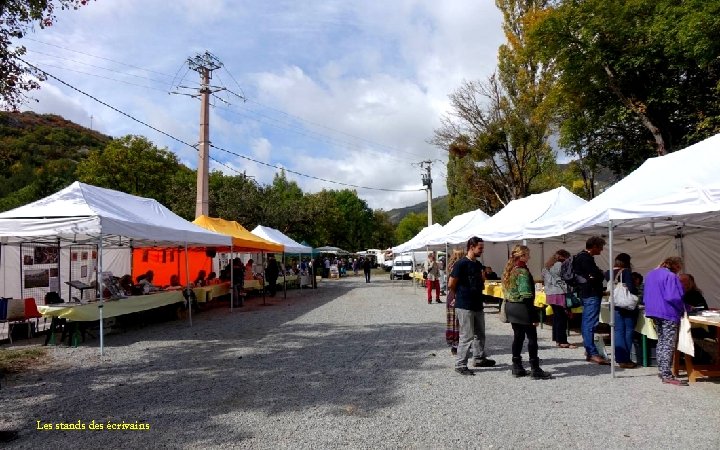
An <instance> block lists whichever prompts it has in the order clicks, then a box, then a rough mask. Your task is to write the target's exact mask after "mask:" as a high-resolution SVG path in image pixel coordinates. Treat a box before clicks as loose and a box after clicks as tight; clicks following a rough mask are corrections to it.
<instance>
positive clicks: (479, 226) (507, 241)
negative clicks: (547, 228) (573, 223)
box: [453, 187, 587, 275]
mask: <svg viewBox="0 0 720 450" xmlns="http://www.w3.org/2000/svg"><path fill="white" fill-rule="evenodd" d="M585 203H587V202H586V201H585V200H583V199H582V198H580V197H578V196H577V195H575V194H573V193H572V192H570V191H569V190H567V189H566V188H564V187H559V188H556V189H553V190H551V191H547V192H543V193H541V194H533V195H530V196H528V197H524V198H520V199H517V200H513V201H511V202H510V203H508V204H507V205H506V206H505V207H504V208H503V209H501V210H500V211H499V212H498V213H497V214H495V215H494V216H492V217H490V218H489V219H487V220H485V221H482V222H473V223H470V224H468V226H466V227H464V228H462V229H460V230H459V231H458V232H456V233H455V235H454V236H453V238H454V239H455V240H456V241H457V242H464V241H467V240H468V239H470V237H472V236H478V237H481V238H482V239H483V240H484V241H485V251H484V253H483V262H484V263H485V264H486V265H489V266H491V267H493V268H495V269H497V270H496V272H498V273H500V272H501V271H502V268H503V267H504V266H505V263H506V262H507V259H508V253H509V248H508V247H509V246H510V245H511V244H512V243H514V242H521V241H523V240H524V239H525V236H526V233H525V228H526V227H528V226H529V225H530V224H532V223H534V222H536V221H540V220H546V219H548V218H551V217H561V216H563V215H565V214H567V213H568V212H570V211H573V210H575V209H577V208H578V207H579V206H581V205H584V204H585ZM530 247H531V251H532V253H533V258H532V259H531V261H530V265H531V270H532V272H533V273H537V274H538V275H539V274H540V267H541V265H542V263H543V262H544V261H543V260H544V258H545V248H544V245H543V244H538V245H530Z"/></svg>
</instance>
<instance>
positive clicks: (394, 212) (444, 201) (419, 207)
mask: <svg viewBox="0 0 720 450" xmlns="http://www.w3.org/2000/svg"><path fill="white" fill-rule="evenodd" d="M432 204H433V217H435V216H436V215H438V216H441V217H447V215H448V196H447V195H443V196H442V197H436V198H433V200H432ZM410 213H416V214H424V213H427V202H422V203H417V204H415V205H412V206H406V207H404V208H395V209H391V210H388V211H387V214H388V217H389V218H390V222H392V223H393V224H395V225H397V224H398V223H399V222H400V221H401V220H402V219H403V217H405V216H407V215H408V214H410ZM435 222H437V221H435Z"/></svg>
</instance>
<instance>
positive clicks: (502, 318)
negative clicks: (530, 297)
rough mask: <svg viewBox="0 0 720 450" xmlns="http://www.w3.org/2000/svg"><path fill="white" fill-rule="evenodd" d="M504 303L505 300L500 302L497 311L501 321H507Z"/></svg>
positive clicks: (505, 302) (505, 303)
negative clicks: (498, 310)
mask: <svg viewBox="0 0 720 450" xmlns="http://www.w3.org/2000/svg"><path fill="white" fill-rule="evenodd" d="M505 305H507V300H503V302H502V303H501V304H500V312H499V313H498V317H499V318H500V322H502V323H508V318H507V314H506V313H505Z"/></svg>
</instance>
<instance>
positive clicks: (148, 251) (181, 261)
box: [132, 248, 220, 286]
mask: <svg viewBox="0 0 720 450" xmlns="http://www.w3.org/2000/svg"><path fill="white" fill-rule="evenodd" d="M188 253H189V255H190V258H189V263H190V282H191V283H192V282H193V281H195V278H197V275H198V272H200V270H204V271H205V274H206V275H207V274H209V273H210V272H213V271H214V272H215V273H217V275H218V276H219V275H220V273H219V271H218V270H217V268H213V267H212V262H213V260H212V258H210V257H208V256H207V255H206V253H205V249H197V250H193V249H188ZM148 270H152V271H153V273H154V274H155V275H154V277H153V284H154V285H157V286H166V285H169V284H170V277H171V276H172V275H178V276H179V277H180V284H182V285H185V284H187V276H186V265H185V249H184V248H136V249H133V254H132V277H133V281H135V280H137V277H138V275H142V274H144V273H145V272H147V271H148Z"/></svg>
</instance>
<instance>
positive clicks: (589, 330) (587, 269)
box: [572, 236, 609, 364]
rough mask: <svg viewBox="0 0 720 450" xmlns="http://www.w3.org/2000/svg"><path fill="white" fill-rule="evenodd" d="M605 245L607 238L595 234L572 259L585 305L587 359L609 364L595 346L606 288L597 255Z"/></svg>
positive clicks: (584, 328)
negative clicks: (596, 331) (596, 328)
mask: <svg viewBox="0 0 720 450" xmlns="http://www.w3.org/2000/svg"><path fill="white" fill-rule="evenodd" d="M604 247H605V239H603V238H601V237H598V236H593V237H591V238H590V239H588V240H587V242H586V243H585V250H583V251H581V252H580V253H578V254H577V255H575V257H574V258H573V261H572V268H573V273H574V274H575V280H577V281H578V284H577V293H578V297H580V300H582V305H583V315H582V325H581V327H580V330H581V331H582V337H583V345H584V346H585V353H586V354H585V359H586V360H587V361H589V362H592V363H595V364H609V362H608V361H607V360H606V359H605V358H603V357H602V356H600V353H599V352H598V349H597V347H596V346H595V331H594V330H595V327H596V326H597V324H598V322H599V319H600V301H601V299H602V294H603V290H604V289H603V280H604V274H603V272H602V270H600V268H599V267H598V266H597V264H595V256H597V255H599V254H600V253H602V251H603V248H604Z"/></svg>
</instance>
